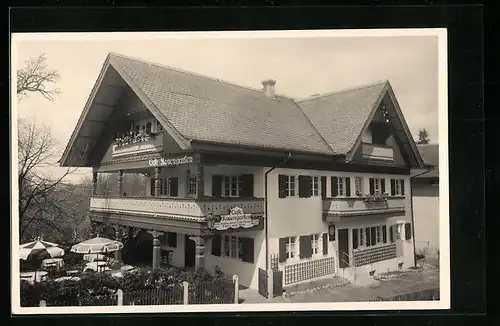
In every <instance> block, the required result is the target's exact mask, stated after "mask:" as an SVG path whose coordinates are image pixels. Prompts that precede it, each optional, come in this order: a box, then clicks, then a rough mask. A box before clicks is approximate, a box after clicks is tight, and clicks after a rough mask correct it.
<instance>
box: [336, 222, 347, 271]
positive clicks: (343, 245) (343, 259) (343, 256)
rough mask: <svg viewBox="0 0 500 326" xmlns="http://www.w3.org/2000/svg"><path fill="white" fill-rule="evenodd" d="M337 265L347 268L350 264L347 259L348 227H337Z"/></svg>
mask: <svg viewBox="0 0 500 326" xmlns="http://www.w3.org/2000/svg"><path fill="white" fill-rule="evenodd" d="M338 232H339V234H338V244H339V267H340V268H347V267H349V265H350V260H349V229H339V231H338Z"/></svg>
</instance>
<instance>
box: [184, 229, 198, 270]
mask: <svg viewBox="0 0 500 326" xmlns="http://www.w3.org/2000/svg"><path fill="white" fill-rule="evenodd" d="M195 258H196V243H195V242H194V241H193V240H191V239H189V235H186V236H185V237H184V266H186V267H193V266H194V265H195V263H196V259H195Z"/></svg>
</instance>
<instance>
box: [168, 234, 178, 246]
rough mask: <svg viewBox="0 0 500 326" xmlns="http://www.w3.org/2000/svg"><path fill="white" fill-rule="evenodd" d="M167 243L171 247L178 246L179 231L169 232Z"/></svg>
mask: <svg viewBox="0 0 500 326" xmlns="http://www.w3.org/2000/svg"><path fill="white" fill-rule="evenodd" d="M167 245H168V246H169V247H171V248H177V233H175V232H167Z"/></svg>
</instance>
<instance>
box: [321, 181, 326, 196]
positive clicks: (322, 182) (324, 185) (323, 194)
mask: <svg viewBox="0 0 500 326" xmlns="http://www.w3.org/2000/svg"><path fill="white" fill-rule="evenodd" d="M321 198H326V177H321Z"/></svg>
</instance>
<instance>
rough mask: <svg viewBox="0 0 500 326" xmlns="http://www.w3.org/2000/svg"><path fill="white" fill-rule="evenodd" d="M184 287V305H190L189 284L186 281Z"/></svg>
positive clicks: (183, 283)
mask: <svg viewBox="0 0 500 326" xmlns="http://www.w3.org/2000/svg"><path fill="white" fill-rule="evenodd" d="M182 287H183V290H184V291H183V292H184V293H183V304H189V283H188V282H186V281H184V282H182Z"/></svg>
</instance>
